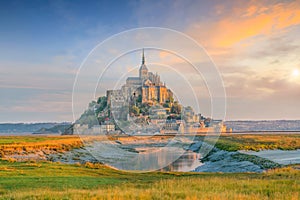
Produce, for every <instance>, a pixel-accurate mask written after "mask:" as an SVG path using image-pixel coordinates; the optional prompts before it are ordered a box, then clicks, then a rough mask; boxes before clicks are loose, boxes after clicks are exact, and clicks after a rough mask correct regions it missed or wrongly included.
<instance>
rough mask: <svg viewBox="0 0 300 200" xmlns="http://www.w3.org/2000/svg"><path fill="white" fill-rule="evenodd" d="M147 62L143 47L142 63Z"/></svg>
mask: <svg viewBox="0 0 300 200" xmlns="http://www.w3.org/2000/svg"><path fill="white" fill-rule="evenodd" d="M144 64H145V54H144V48H143V57H142V65H144Z"/></svg>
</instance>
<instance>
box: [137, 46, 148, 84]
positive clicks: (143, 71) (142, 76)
mask: <svg viewBox="0 0 300 200" xmlns="http://www.w3.org/2000/svg"><path fill="white" fill-rule="evenodd" d="M139 76H140V79H141V80H142V81H144V80H146V79H147V78H148V68H147V67H146V65H145V54H144V49H143V55H142V65H141V67H140V69H139Z"/></svg>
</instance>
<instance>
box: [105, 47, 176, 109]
mask: <svg viewBox="0 0 300 200" xmlns="http://www.w3.org/2000/svg"><path fill="white" fill-rule="evenodd" d="M106 96H107V100H108V102H109V103H111V101H112V100H113V101H114V102H130V101H136V100H139V101H141V103H149V104H154V103H159V104H163V103H165V102H167V101H168V100H170V99H171V98H173V93H172V91H171V90H170V89H168V88H167V87H166V85H165V84H163V83H162V82H161V81H160V76H159V75H158V74H157V73H156V74H154V73H152V72H149V70H148V68H147V66H146V64H145V55H144V50H143V54H142V64H141V66H140V68H139V76H138V77H128V78H127V80H126V83H125V84H124V85H123V86H122V88H121V89H120V90H108V91H107V93H106Z"/></svg>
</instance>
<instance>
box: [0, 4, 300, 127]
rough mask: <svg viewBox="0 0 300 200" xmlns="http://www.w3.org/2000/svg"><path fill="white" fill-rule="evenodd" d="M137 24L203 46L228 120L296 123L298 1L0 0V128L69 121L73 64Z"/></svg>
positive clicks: (298, 94)
mask: <svg viewBox="0 0 300 200" xmlns="http://www.w3.org/2000/svg"><path fill="white" fill-rule="evenodd" d="M142 27H162V28H168V29H173V30H176V31H179V32H182V33H184V34H186V35H188V36H189V37H191V38H193V39H194V40H195V41H196V42H198V43H199V44H200V45H202V47H203V48H204V49H205V51H206V52H207V54H208V55H209V56H210V58H211V59H212V60H213V62H214V64H215V65H216V66H217V68H218V70H219V72H220V75H221V77H222V79H223V83H224V87H225V91H226V102H227V111H226V120H261V119H266V120H267V119H300V112H299V111H300V109H299V108H300V57H299V55H300V48H299V47H300V37H299V35H300V1H299V0H297V1H288V0H286V1H265V0H262V1H261V0H260V1H259V0H252V1H251V0H250V1H234V0H211V1H200V0H199V1H188V0H187V1H181V0H170V1H168V0H164V1H158V0H157V1H155V0H154V1H137V0H136V1H133V0H132V1H78V0H75V1H58V0H53V1H46V0H45V1H13V0H12V1H0V72H1V73H0V122H45V121H55V122H60V121H73V116H72V90H73V84H74V81H75V77H76V74H77V72H78V69H79V67H80V66H81V63H82V62H83V61H84V59H85V58H86V57H87V55H88V54H89V53H90V51H91V50H92V49H93V48H94V47H95V46H96V45H98V44H99V43H101V42H103V41H104V40H105V39H107V38H109V37H110V36H112V35H114V34H118V33H120V32H122V31H126V30H129V29H133V28H142ZM174 42H178V41H174ZM116 47H117V46H116ZM116 47H115V48H116ZM154 54H155V53H153V54H151V52H149V53H148V55H147V56H148V57H147V59H148V60H149V59H150V60H151V61H152V62H155V60H154V58H155V56H154ZM136 55H137V56H140V54H136ZM151 55H153V57H152V58H151ZM195 56H196V57H197V55H195ZM149 57H150V58H149ZM160 58H161V57H160ZM176 61H178V60H176V59H173V60H172V62H171V64H172V65H174V66H180V67H181V69H185V66H184V65H180V64H181V63H182V61H178V62H176ZM124 62H126V64H124V67H127V68H128V67H130V66H129V65H130V64H131V63H132V65H134V66H137V65H138V64H139V63H140V57H138V58H137V60H136V61H134V60H132V59H128V60H127V61H124ZM180 67H179V68H180ZM191 81H192V80H191ZM82 95H84V92H83V93H82ZM201 106H202V109H200V110H203V112H204V113H203V114H204V115H205V114H207V112H206V111H205V108H203V107H205V106H206V105H201Z"/></svg>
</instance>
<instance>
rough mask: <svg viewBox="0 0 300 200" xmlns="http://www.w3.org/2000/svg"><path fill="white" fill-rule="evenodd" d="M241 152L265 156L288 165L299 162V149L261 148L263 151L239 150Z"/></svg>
mask: <svg viewBox="0 0 300 200" xmlns="http://www.w3.org/2000/svg"><path fill="white" fill-rule="evenodd" d="M240 152H241V153H245V154H249V155H255V156H259V157H262V158H266V159H268V160H271V161H273V162H276V163H279V164H282V165H288V164H297V163H300V149H298V150H292V151H283V150H263V151H258V152H256V151H240Z"/></svg>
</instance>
